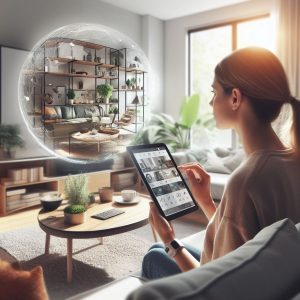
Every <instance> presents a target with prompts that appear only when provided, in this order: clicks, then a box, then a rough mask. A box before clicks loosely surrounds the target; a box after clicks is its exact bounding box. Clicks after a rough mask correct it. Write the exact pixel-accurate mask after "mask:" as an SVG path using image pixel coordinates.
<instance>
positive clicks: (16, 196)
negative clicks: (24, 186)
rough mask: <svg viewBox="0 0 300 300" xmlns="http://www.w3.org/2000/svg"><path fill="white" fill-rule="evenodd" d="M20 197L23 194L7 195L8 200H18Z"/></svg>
mask: <svg viewBox="0 0 300 300" xmlns="http://www.w3.org/2000/svg"><path fill="white" fill-rule="evenodd" d="M20 199H21V194H17V195H12V196H7V197H6V201H18V200H20Z"/></svg>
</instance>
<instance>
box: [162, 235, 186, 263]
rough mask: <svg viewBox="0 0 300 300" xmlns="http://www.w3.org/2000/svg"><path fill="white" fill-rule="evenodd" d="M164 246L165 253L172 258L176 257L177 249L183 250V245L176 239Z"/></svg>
mask: <svg viewBox="0 0 300 300" xmlns="http://www.w3.org/2000/svg"><path fill="white" fill-rule="evenodd" d="M165 246H166V247H165V251H166V252H167V253H168V255H169V256H170V257H172V258H173V257H175V256H176V254H177V252H178V250H179V249H181V248H184V245H183V244H182V242H181V241H180V240H177V239H175V240H173V241H172V242H170V243H167V244H166V245H165Z"/></svg>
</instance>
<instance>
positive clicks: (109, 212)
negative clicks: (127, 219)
mask: <svg viewBox="0 0 300 300" xmlns="http://www.w3.org/2000/svg"><path fill="white" fill-rule="evenodd" d="M124 212H125V211H124V210H121V209H117V208H112V209H109V210H106V211H103V212H101V213H99V214H96V215H93V216H92V218H95V219H100V220H106V219H109V218H112V217H114V216H118V215H120V214H123V213H124Z"/></svg>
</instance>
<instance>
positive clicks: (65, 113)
mask: <svg viewBox="0 0 300 300" xmlns="http://www.w3.org/2000/svg"><path fill="white" fill-rule="evenodd" d="M60 109H61V114H62V117H63V119H73V118H75V117H76V115H75V111H74V107H73V106H61V108H60Z"/></svg>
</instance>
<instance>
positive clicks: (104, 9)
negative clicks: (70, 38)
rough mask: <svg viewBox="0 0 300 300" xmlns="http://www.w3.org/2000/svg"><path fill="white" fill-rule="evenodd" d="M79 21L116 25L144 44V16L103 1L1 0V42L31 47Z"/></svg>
mask: <svg viewBox="0 0 300 300" xmlns="http://www.w3.org/2000/svg"><path fill="white" fill-rule="evenodd" d="M79 22H88V23H98V24H103V25H105V26H108V27H112V28H114V29H116V30H119V31H120V32H122V33H124V34H126V35H128V36H129V37H130V38H132V39H133V40H134V41H135V42H136V43H138V44H139V45H141V38H142V29H141V16H140V15H137V14H134V13H131V12H129V11H126V10H123V9H119V8H117V7H114V6H111V5H109V4H106V3H102V2H100V1H99V0H86V1H83V0H26V1H24V0H1V9H0V44H1V45H5V46H9V47H16V48H20V49H24V50H30V49H31V48H32V47H33V46H34V45H35V44H36V43H37V42H38V41H39V40H40V38H42V37H43V36H44V35H46V34H48V33H49V32H51V31H53V30H55V29H57V28H59V27H61V26H64V25H68V24H71V23H79Z"/></svg>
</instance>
